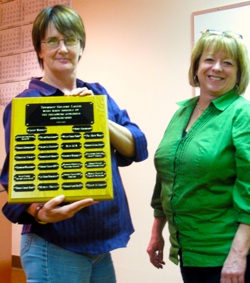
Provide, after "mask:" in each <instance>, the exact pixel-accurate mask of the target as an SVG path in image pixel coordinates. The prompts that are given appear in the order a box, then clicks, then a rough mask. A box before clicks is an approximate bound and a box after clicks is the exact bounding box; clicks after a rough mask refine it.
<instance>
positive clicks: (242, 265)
mask: <svg viewBox="0 0 250 283" xmlns="http://www.w3.org/2000/svg"><path fill="white" fill-rule="evenodd" d="M245 271H246V257H245V256H244V257H240V256H237V255H236V254H234V255H233V254H232V253H229V255H228V257H227V259H226V261H225V263H224V265H223V268H222V271H221V281H220V282H221V283H247V282H245V279H244V277H245Z"/></svg>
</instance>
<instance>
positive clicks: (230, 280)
mask: <svg viewBox="0 0 250 283" xmlns="http://www.w3.org/2000/svg"><path fill="white" fill-rule="evenodd" d="M249 248H250V225H247V224H244V223H240V224H239V227H238V230H237V232H236V234H235V236H234V240H233V243H232V246H231V249H230V252H229V254H228V256H227V259H226V261H225V262H224V265H223V268H222V271H221V279H220V283H248V282H245V271H246V265H247V255H248V252H249Z"/></svg>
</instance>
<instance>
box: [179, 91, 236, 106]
mask: <svg viewBox="0 0 250 283" xmlns="http://www.w3.org/2000/svg"><path fill="white" fill-rule="evenodd" d="M239 97H240V96H239V95H238V94H237V92H236V89H235V88H234V89H232V90H230V91H229V92H227V93H225V94H223V95H222V96H220V97H218V98H216V99H214V100H212V102H211V103H212V104H213V105H214V106H215V107H216V108H217V109H218V110H220V111H224V110H225V109H226V108H227V107H228V106H229V105H231V104H232V103H233V102H234V101H235V100H236V99H238V98H239ZM198 100H199V96H196V97H193V98H190V99H186V100H183V101H180V102H177V104H178V105H179V106H182V107H191V106H194V105H195V104H196V103H197V101H198Z"/></svg>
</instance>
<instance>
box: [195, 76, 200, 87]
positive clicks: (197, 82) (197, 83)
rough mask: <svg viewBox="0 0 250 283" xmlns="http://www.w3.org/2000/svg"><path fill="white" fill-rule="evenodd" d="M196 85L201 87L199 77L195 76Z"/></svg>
mask: <svg viewBox="0 0 250 283" xmlns="http://www.w3.org/2000/svg"><path fill="white" fill-rule="evenodd" d="M194 83H195V84H196V85H197V86H199V80H198V76H197V75H195V76H194Z"/></svg>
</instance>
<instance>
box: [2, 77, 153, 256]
mask: <svg viewBox="0 0 250 283" xmlns="http://www.w3.org/2000/svg"><path fill="white" fill-rule="evenodd" d="M77 87H87V88H88V89H90V90H92V91H93V93H94V95H98V94H103V95H107V101H108V118H109V119H110V120H112V121H114V122H116V123H118V124H119V125H122V126H124V127H126V128H127V129H128V130H129V131H130V132H131V133H132V135H133V138H134V143H135V156H134V157H133V158H127V157H125V156H123V155H121V154H120V153H119V152H118V151H116V150H115V149H114V148H112V147H111V155H112V157H111V163H112V177H113V190H114V200H112V201H100V202H99V203H98V204H96V205H93V206H90V207H86V208H84V209H82V210H81V211H79V212H78V213H76V214H75V216H74V217H73V218H70V219H67V220H64V221H61V222H57V223H51V224H47V225H40V224H38V223H37V222H36V221H35V220H34V218H33V217H32V216H31V215H30V214H28V213H27V212H26V209H27V207H28V204H27V205H26V204H8V203H6V204H5V206H4V207H3V213H4V214H5V216H6V217H7V218H8V219H9V220H10V221H12V222H13V223H20V224H24V226H23V233H28V232H33V233H36V234H38V235H39V236H41V237H42V238H44V239H45V240H47V241H49V242H51V243H53V244H55V245H58V246H60V247H62V248H65V249H68V250H71V251H73V252H77V253H89V254H100V253H104V252H108V251H111V250H113V249H116V248H120V247H125V246H126V245H127V242H128V240H129V238H130V235H131V234H132V233H133V232H134V228H133V225H132V221H131V217H130V212H129V207H128V203H127V198H126V194H125V190H124V188H123V185H122V180H121V177H120V173H119V169H118V166H128V165H130V164H131V163H132V162H134V161H135V162H139V161H143V160H145V159H146V158H147V157H148V152H147V142H146V138H145V135H144V134H143V133H142V132H141V130H140V129H139V127H138V126H137V125H136V124H134V123H132V122H131V121H130V119H129V116H128V114H127V111H126V110H121V109H120V108H119V107H118V105H117V104H116V103H115V101H114V100H113V99H112V98H111V97H110V96H109V94H108V93H107V91H106V90H105V89H104V88H103V87H102V86H101V85H100V84H98V83H86V82H83V81H81V80H77ZM63 95H64V94H63V93H62V92H61V91H60V90H59V89H57V88H54V87H53V86H50V85H48V84H46V83H44V82H42V81H40V79H35V78H34V79H32V80H31V82H30V84H29V88H28V89H27V90H25V91H24V92H22V93H21V94H19V95H18V96H17V97H42V96H63ZM3 123H4V127H5V146H6V154H7V155H6V159H5V162H4V166H3V170H2V174H1V178H0V181H1V183H2V185H3V186H4V187H5V189H6V190H8V166H9V144H10V129H11V126H10V125H11V103H10V104H9V105H8V106H7V107H6V109H5V111H4V117H3Z"/></svg>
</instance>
